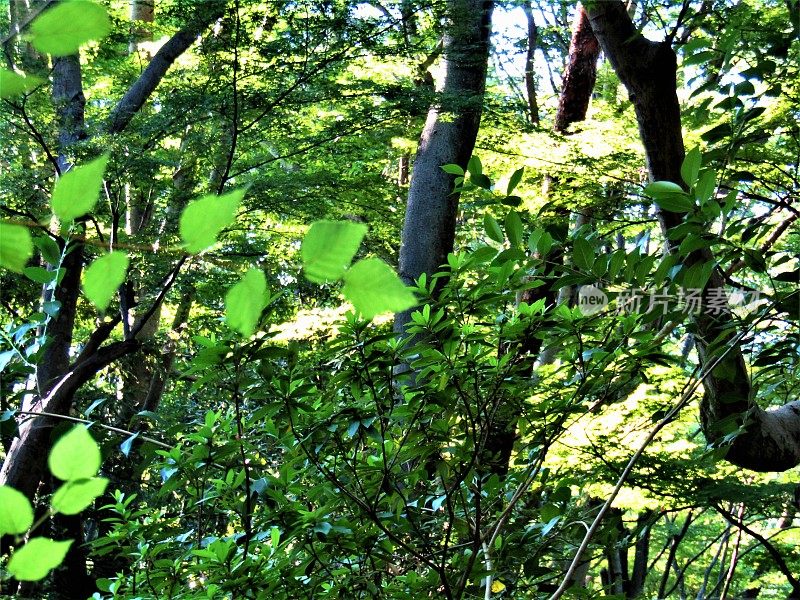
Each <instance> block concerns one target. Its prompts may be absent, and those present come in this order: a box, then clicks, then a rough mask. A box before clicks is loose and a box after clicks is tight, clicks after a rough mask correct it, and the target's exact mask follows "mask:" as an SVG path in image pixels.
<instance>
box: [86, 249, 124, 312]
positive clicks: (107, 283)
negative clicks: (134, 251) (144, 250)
mask: <svg viewBox="0 0 800 600" xmlns="http://www.w3.org/2000/svg"><path fill="white" fill-rule="evenodd" d="M127 273H128V255H127V254H125V253H124V252H109V253H108V254H106V255H105V256H101V257H100V258H98V259H97V260H95V261H94V262H93V263H92V264H91V265H89V267H88V268H87V269H86V272H85V273H84V274H83V291H84V293H85V294H86V297H87V298H89V300H91V301H92V304H94V305H95V306H96V307H97V308H98V310H101V311H103V310H105V309H106V308H108V304H109V302H111V298H112V297H113V296H114V292H115V291H116V290H117V289H118V288H119V286H121V285H122V282H123V281H125V277H126V275H127Z"/></svg>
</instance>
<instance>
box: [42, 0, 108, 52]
mask: <svg viewBox="0 0 800 600" xmlns="http://www.w3.org/2000/svg"><path fill="white" fill-rule="evenodd" d="M110 31H111V21H110V19H109V18H108V13H107V12H106V9H105V8H103V7H102V6H100V5H99V4H95V3H94V2H89V1H88V0H70V1H68V2H62V3H60V4H58V5H56V6H55V7H53V8H51V9H49V10H46V11H45V12H44V13H42V15H40V16H39V17H38V18H37V19H36V20H35V21H34V22H33V24H32V25H31V36H30V37H31V43H32V44H33V47H34V48H36V49H37V50H38V51H39V52H45V53H47V54H52V55H53V56H67V55H69V54H75V53H76V52H77V51H78V49H79V48H80V47H81V46H82V45H83V44H85V43H86V42H88V41H90V40H101V39H103V38H104V37H106V36H107V35H108V34H109V32H110Z"/></svg>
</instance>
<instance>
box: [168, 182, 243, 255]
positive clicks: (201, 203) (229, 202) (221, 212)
mask: <svg viewBox="0 0 800 600" xmlns="http://www.w3.org/2000/svg"><path fill="white" fill-rule="evenodd" d="M245 192H246V189H244V188H242V189H238V190H234V191H232V192H229V193H227V194H223V195H222V196H216V195H213V194H210V195H207V196H203V197H202V198H199V199H197V200H195V201H193V202H191V203H190V204H189V206H187V207H186V208H185V209H184V210H183V213H182V214H181V219H180V233H181V238H182V239H183V243H184V244H185V245H186V250H187V251H188V252H190V253H192V254H197V253H198V252H201V251H202V250H205V249H206V248H208V247H209V246H213V245H214V244H215V243H216V242H217V236H218V235H219V233H220V232H221V231H222V230H223V229H224V228H225V227H227V226H228V225H230V224H231V223H233V221H234V220H235V219H236V211H237V210H238V208H239V203H240V202H241V201H242V198H244V194H245Z"/></svg>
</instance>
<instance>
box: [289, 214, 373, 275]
mask: <svg viewBox="0 0 800 600" xmlns="http://www.w3.org/2000/svg"><path fill="white" fill-rule="evenodd" d="M366 233H367V226H366V225H362V224H361V223H351V222H350V221H317V222H316V223H313V224H312V225H311V227H310V228H309V230H308V233H306V235H305V237H304V238H303V245H302V246H301V248H300V256H301V258H302V259H303V269H304V271H305V275H306V278H307V279H308V280H309V281H313V282H315V283H324V282H325V281H335V280H337V279H339V278H341V277H342V275H343V274H344V270H345V269H346V268H347V267H348V266H349V265H350V263H351V262H352V260H353V257H354V256H355V255H356V252H357V251H358V247H359V246H360V245H361V240H362V239H364V236H365V235H366Z"/></svg>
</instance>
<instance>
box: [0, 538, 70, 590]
mask: <svg viewBox="0 0 800 600" xmlns="http://www.w3.org/2000/svg"><path fill="white" fill-rule="evenodd" d="M71 545H72V540H64V541H63V542H57V541H55V540H51V539H50V538H45V537H36V538H33V539H32V540H30V541H29V542H28V543H27V544H25V545H24V546H23V547H22V548H20V549H19V550H17V551H16V552H14V555H13V556H12V557H11V560H9V561H8V572H9V573H11V574H12V575H13V576H14V578H16V579H17V580H19V581H39V580H40V579H43V578H44V577H46V576H47V574H48V573H49V572H50V570H51V569H55V568H56V567H57V566H58V565H60V564H61V563H62V562H63V561H64V557H65V556H66V555H67V550H69V547H70V546H71Z"/></svg>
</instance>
